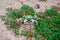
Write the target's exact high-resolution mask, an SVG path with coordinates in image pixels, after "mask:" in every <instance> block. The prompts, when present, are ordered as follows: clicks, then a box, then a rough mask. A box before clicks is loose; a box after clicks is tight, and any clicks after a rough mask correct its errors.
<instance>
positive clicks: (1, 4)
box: [0, 0, 60, 40]
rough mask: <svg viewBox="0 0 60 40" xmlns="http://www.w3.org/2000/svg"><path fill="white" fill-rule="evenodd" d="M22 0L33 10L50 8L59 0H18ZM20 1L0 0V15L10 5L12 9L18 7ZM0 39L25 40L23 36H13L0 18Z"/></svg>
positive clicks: (58, 4)
mask: <svg viewBox="0 0 60 40" xmlns="http://www.w3.org/2000/svg"><path fill="white" fill-rule="evenodd" d="M19 1H21V2H23V4H27V5H29V6H31V7H33V8H34V10H35V11H37V12H38V11H42V12H43V11H44V10H45V9H46V8H50V7H51V6H60V3H59V2H60V0H48V1H47V2H40V1H39V0H30V1H29V0H19ZM35 4H39V6H40V8H39V9H38V8H37V7H36V5H35ZM21 6H22V5H21V3H19V2H18V0H0V15H5V13H6V8H7V7H12V8H14V9H19V8H20V7H21ZM0 40H27V39H26V37H24V36H16V37H15V36H14V34H13V33H12V32H11V31H9V30H7V28H6V25H4V23H3V21H2V20H1V18H0Z"/></svg>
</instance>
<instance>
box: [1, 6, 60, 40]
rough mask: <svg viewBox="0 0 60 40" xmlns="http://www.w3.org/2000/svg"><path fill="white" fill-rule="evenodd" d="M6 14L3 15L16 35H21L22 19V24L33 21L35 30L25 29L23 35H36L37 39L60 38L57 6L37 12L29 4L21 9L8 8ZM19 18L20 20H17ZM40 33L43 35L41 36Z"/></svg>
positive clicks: (3, 18)
mask: <svg viewBox="0 0 60 40" xmlns="http://www.w3.org/2000/svg"><path fill="white" fill-rule="evenodd" d="M7 11H8V12H7V13H6V16H1V18H2V20H3V21H4V24H6V26H7V28H9V29H12V30H13V31H14V33H15V35H19V34H20V33H19V29H20V23H19V22H20V21H21V23H22V24H27V25H28V24H29V23H31V24H32V25H34V31H33V32H31V31H28V30H27V31H26V30H24V31H23V32H22V34H21V35H24V36H26V37H35V40H40V39H41V40H44V39H45V38H46V39H48V40H59V38H60V12H58V11H57V10H56V8H51V9H47V10H46V11H45V12H35V11H34V9H33V8H32V7H30V6H28V5H23V6H22V7H21V9H20V10H17V11H14V10H13V9H12V8H7ZM17 19H18V21H19V22H17ZM36 22H37V25H36ZM38 35H41V36H42V37H41V38H39V37H38ZM58 35H59V36H58ZM54 36H56V37H54Z"/></svg>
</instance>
